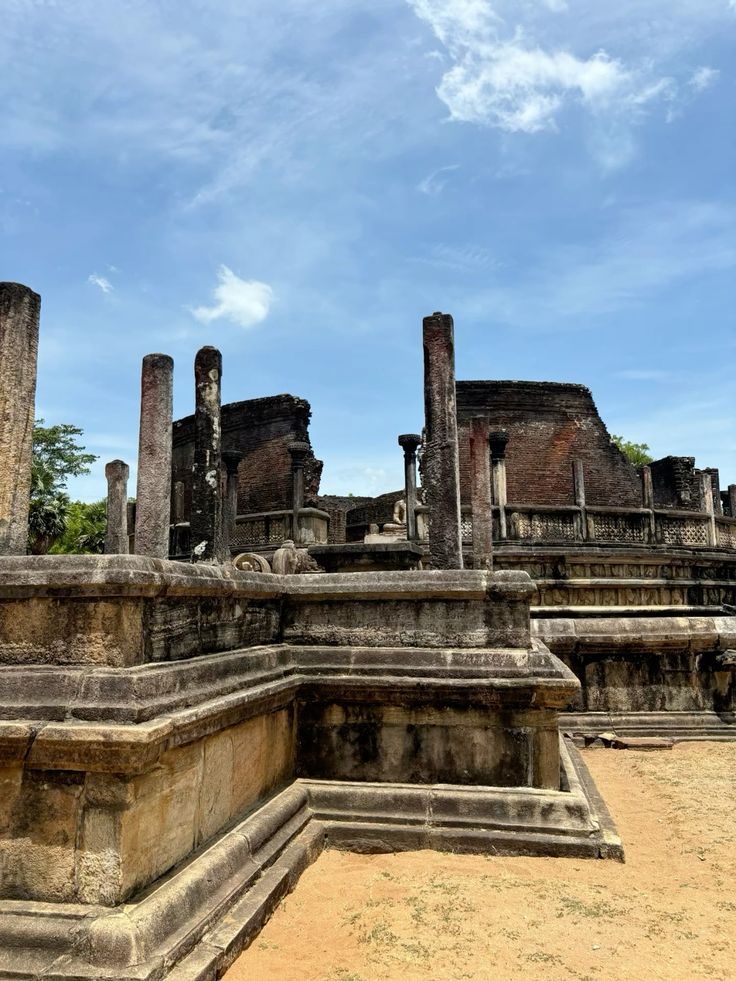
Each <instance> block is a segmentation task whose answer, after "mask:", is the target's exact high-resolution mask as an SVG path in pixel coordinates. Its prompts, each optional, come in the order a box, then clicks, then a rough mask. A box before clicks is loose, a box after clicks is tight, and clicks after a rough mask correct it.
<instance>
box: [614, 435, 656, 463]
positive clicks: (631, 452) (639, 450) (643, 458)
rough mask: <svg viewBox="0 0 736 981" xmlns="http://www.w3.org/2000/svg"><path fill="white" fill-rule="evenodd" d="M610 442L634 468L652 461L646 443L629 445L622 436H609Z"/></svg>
mask: <svg viewBox="0 0 736 981" xmlns="http://www.w3.org/2000/svg"><path fill="white" fill-rule="evenodd" d="M611 441H612V442H613V443H615V444H616V446H618V448H619V449H620V450H621V452H622V453H623V455H624V456H625V457H626V459H627V460H628V461H629V463H631V464H632V465H633V466H635V467H643V466H644V464H646V463H651V462H652V460H653V459H654V457H653V456H650V454H649V446H648V445H647V443H630V442H629V440H627V439H624V438H623V436H611Z"/></svg>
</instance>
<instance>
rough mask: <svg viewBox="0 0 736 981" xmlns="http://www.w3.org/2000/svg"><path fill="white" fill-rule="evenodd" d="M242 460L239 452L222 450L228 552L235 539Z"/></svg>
mask: <svg viewBox="0 0 736 981" xmlns="http://www.w3.org/2000/svg"><path fill="white" fill-rule="evenodd" d="M242 459H243V454H242V453H241V452H240V450H223V451H222V462H223V463H224V464H225V470H226V471H227V483H226V485H225V501H224V504H223V510H224V514H223V527H224V539H225V548H226V549H227V551H228V552H229V551H230V549H231V547H232V544H233V539H234V538H235V519H236V518H237V516H238V466H239V465H240V461H241V460H242Z"/></svg>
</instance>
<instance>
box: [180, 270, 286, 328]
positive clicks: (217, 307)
mask: <svg viewBox="0 0 736 981" xmlns="http://www.w3.org/2000/svg"><path fill="white" fill-rule="evenodd" d="M217 280H218V282H217V286H216V287H215V289H214V290H213V292H212V296H213V298H214V300H215V303H214V304H213V305H212V306H210V307H205V306H202V307H195V308H194V309H193V310H192V313H193V315H194V316H195V317H196V318H197V320H199V321H201V322H202V323H203V324H209V323H211V322H212V321H213V320H221V319H224V320H230V321H232V323H234V324H237V325H238V326H239V327H254V326H255V325H256V324H259V323H261V321H262V320H265V319H266V317H267V316H268V312H269V310H270V309H271V303H272V301H273V290H272V289H271V287H270V286H269V285H268V284H267V283H261V282H259V281H258V280H256V279H240V278H239V277H238V276H236V275H235V273H234V272H233V271H232V269H228V267H227V266H220V268H219V270H218V272H217Z"/></svg>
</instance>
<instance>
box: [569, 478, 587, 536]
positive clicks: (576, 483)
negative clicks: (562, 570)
mask: <svg viewBox="0 0 736 981" xmlns="http://www.w3.org/2000/svg"><path fill="white" fill-rule="evenodd" d="M572 487H573V498H574V500H575V503H576V504H577V506H578V507H579V508H580V515H579V519H580V523H579V526H578V532H577V533H578V535H579V537H580V538H581V539H582V540H583V541H585V540H586V539H587V538H588V537H589V534H588V517H587V513H586V510H585V471H584V469H583V461H582V460H573V461H572Z"/></svg>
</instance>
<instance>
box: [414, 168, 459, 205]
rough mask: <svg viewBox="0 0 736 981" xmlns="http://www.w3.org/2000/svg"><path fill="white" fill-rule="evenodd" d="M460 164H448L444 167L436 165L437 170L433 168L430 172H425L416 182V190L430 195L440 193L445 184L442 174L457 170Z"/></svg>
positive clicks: (445, 179)
mask: <svg viewBox="0 0 736 981" xmlns="http://www.w3.org/2000/svg"><path fill="white" fill-rule="evenodd" d="M459 167H460V164H448V165H447V166H446V167H438V168H437V170H433V171H432V173H431V174H427V176H426V177H424V178H423V179H422V180H420V181H419V183H418V184H417V190H418V191H420V192H421V193H422V194H428V195H429V196H430V197H432V196H434V195H435V194H440V193H441V192H442V191H443V190H444V188H445V185H446V184H447V178H446V177H445V176H443V175H445V174H451V173H452V171H453V170H457V169H458V168H459Z"/></svg>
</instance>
